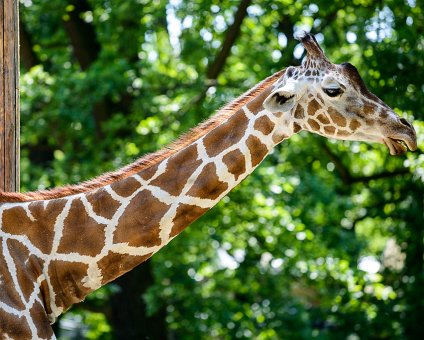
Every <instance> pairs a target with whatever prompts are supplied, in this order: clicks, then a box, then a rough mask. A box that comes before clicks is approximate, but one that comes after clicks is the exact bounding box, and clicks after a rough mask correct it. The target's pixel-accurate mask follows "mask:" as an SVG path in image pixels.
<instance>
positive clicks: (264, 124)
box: [253, 116, 275, 135]
mask: <svg viewBox="0 0 424 340" xmlns="http://www.w3.org/2000/svg"><path fill="white" fill-rule="evenodd" d="M253 127H254V128H255V129H256V130H258V131H261V132H262V133H263V134H264V135H269V134H270V133H271V132H272V131H273V130H274V127H275V124H274V123H273V122H272V121H271V119H269V118H268V117H267V116H262V117H260V118H258V119H257V120H256V121H255V125H254V126H253Z"/></svg>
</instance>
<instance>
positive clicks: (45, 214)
mask: <svg viewBox="0 0 424 340" xmlns="http://www.w3.org/2000/svg"><path fill="white" fill-rule="evenodd" d="M65 203H66V201H65V200H63V199H58V200H53V201H50V202H49V204H48V205H47V207H46V209H44V205H43V202H33V203H30V205H29V210H30V212H31V214H32V216H33V217H34V219H35V221H31V219H30V218H29V217H28V215H27V213H26V211H25V210H24V209H23V208H22V207H20V206H16V207H13V208H11V209H7V210H5V211H4V212H3V226H2V229H3V231H5V232H6V233H11V234H14V235H26V236H27V237H28V239H29V240H30V242H31V243H32V244H33V245H34V246H35V247H37V248H38V249H40V250H41V251H42V252H43V253H49V252H50V251H51V247H52V243H53V238H54V230H53V229H54V224H55V221H56V218H57V216H58V215H59V214H60V213H61V212H62V210H63V208H64V206H65Z"/></svg>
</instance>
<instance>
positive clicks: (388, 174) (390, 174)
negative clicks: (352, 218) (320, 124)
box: [319, 141, 411, 185]
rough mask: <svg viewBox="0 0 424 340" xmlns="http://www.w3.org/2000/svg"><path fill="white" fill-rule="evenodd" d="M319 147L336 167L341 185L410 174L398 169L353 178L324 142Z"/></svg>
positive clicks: (407, 170) (406, 169) (407, 171)
mask: <svg viewBox="0 0 424 340" xmlns="http://www.w3.org/2000/svg"><path fill="white" fill-rule="evenodd" d="M319 144H320V146H321V147H322V149H323V150H324V152H325V153H326V154H327V156H328V158H330V160H331V161H332V162H333V163H334V166H335V167H336V170H337V172H338V173H339V175H340V178H341V179H342V181H343V183H345V184H349V185H350V184H355V183H368V182H370V181H372V180H378V179H383V178H390V177H394V176H398V175H406V174H410V173H411V172H410V170H409V168H400V169H397V170H394V171H383V172H380V173H377V174H373V175H369V176H357V177H356V176H353V175H352V174H351V173H350V171H349V169H348V167H346V166H345V165H344V164H343V162H342V161H341V160H340V158H339V157H337V155H336V154H335V153H334V152H333V151H332V150H331V149H330V147H329V146H328V145H327V143H326V142H325V141H320V142H319Z"/></svg>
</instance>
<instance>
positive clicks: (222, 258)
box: [217, 247, 246, 270]
mask: <svg viewBox="0 0 424 340" xmlns="http://www.w3.org/2000/svg"><path fill="white" fill-rule="evenodd" d="M217 254H218V261H219V265H220V267H222V268H228V269H233V270H234V269H237V268H238V267H239V265H240V263H241V262H243V261H244V258H245V256H246V252H245V251H244V250H243V249H237V250H235V251H234V256H231V255H230V254H229V253H228V252H227V251H226V250H225V249H224V248H222V247H221V248H218V250H217Z"/></svg>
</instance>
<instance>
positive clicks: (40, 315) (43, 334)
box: [20, 303, 53, 339]
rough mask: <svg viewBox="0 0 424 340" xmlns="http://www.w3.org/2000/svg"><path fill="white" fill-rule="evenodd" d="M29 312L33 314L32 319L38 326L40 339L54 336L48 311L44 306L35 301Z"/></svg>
mask: <svg viewBox="0 0 424 340" xmlns="http://www.w3.org/2000/svg"><path fill="white" fill-rule="evenodd" d="M29 313H30V315H31V319H32V320H33V321H34V324H35V327H36V328H37V336H38V337H39V338H40V339H51V338H52V336H53V330H52V327H51V326H50V323H49V321H48V319H47V315H46V311H45V310H44V308H43V306H42V305H40V304H39V303H35V304H34V306H32V308H31V309H30V310H29ZM20 339H25V338H20Z"/></svg>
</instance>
